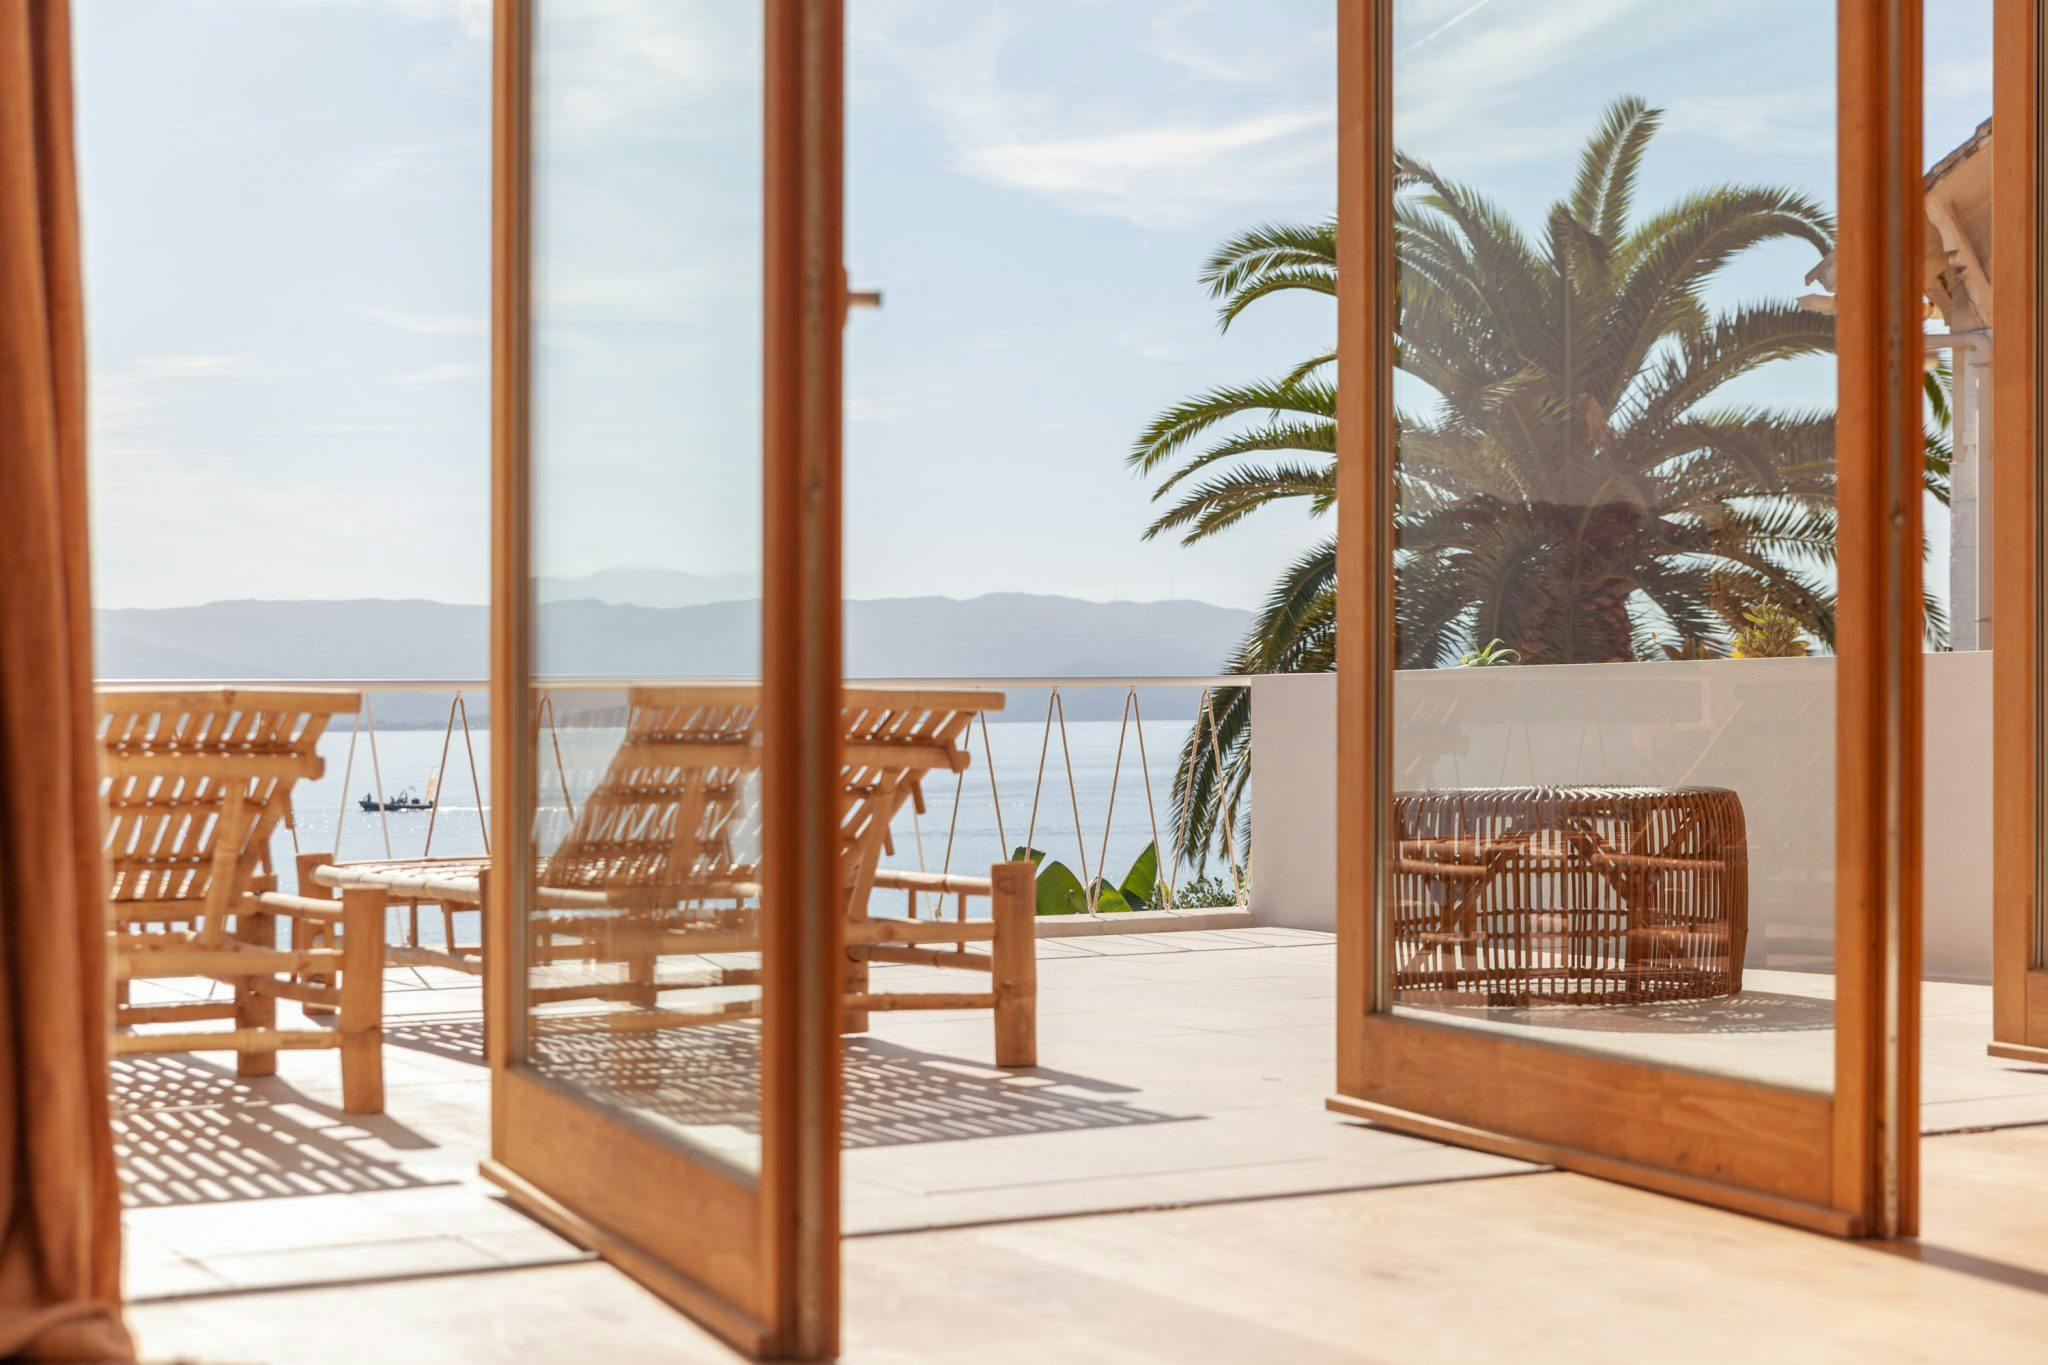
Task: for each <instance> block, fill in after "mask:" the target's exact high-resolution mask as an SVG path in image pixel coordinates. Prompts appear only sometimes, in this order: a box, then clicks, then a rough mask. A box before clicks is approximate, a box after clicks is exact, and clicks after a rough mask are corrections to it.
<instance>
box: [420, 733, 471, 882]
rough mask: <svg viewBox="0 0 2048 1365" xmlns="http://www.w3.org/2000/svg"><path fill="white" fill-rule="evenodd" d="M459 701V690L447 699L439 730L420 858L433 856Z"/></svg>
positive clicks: (446, 783) (446, 782)
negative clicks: (445, 721)
mask: <svg viewBox="0 0 2048 1365" xmlns="http://www.w3.org/2000/svg"><path fill="white" fill-rule="evenodd" d="M461 702H462V694H461V693H460V692H457V693H456V694H455V695H454V696H452V697H450V698H449V699H448V724H447V725H446V726H444V727H443V728H442V730H441V762H440V764H439V765H438V766H436V767H435V769H434V804H433V805H431V806H429V807H428V808H427V841H426V844H425V846H424V847H422V848H421V849H420V856H421V857H422V858H431V857H433V856H434V822H435V821H436V820H438V819H440V818H441V788H443V787H445V786H446V785H448V746H449V745H450V744H452V743H454V742H455V708H456V707H457V706H458V705H460V704H461Z"/></svg>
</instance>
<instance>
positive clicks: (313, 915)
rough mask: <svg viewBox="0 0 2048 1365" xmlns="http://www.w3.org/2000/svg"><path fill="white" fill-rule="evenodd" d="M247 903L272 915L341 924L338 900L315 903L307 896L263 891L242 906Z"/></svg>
mask: <svg viewBox="0 0 2048 1365" xmlns="http://www.w3.org/2000/svg"><path fill="white" fill-rule="evenodd" d="M249 901H254V902H255V903H256V908H258V909H261V910H264V911H267V912H268V913H270V914H274V915H284V916H286V917H288V918H292V919H317V920H325V921H327V922H329V923H332V924H339V923H340V922H341V902H340V901H338V900H336V901H316V900H313V899H311V898H310V897H307V896H291V895H286V894H285V893H284V892H282V891H264V892H259V893H258V894H256V895H253V896H250V897H248V898H247V899H246V900H245V901H244V904H247V903H248V902H249Z"/></svg>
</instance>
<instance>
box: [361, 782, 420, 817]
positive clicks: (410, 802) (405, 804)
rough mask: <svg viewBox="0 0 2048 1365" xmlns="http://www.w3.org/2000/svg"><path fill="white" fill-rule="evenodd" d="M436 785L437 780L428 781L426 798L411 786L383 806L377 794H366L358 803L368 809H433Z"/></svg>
mask: <svg viewBox="0 0 2048 1365" xmlns="http://www.w3.org/2000/svg"><path fill="white" fill-rule="evenodd" d="M436 785H437V783H435V782H429V783H427V794H426V796H425V798H424V799H422V798H421V796H420V795H419V793H418V792H417V791H416V790H414V789H413V788H411V787H407V788H405V789H404V790H403V791H401V792H399V793H398V795H396V796H394V797H392V798H391V799H390V800H389V801H386V802H385V803H384V804H383V805H381V806H380V805H378V804H377V798H376V797H375V796H365V797H363V799H362V800H361V801H358V802H357V803H356V804H357V805H359V806H361V807H362V808H363V809H364V810H367V811H379V810H387V811H388V810H399V811H408V810H432V809H433V808H434V788H435V786H436Z"/></svg>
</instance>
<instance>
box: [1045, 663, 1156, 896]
mask: <svg viewBox="0 0 2048 1365" xmlns="http://www.w3.org/2000/svg"><path fill="white" fill-rule="evenodd" d="M1137 696H1138V689H1137V688H1135V687H1133V688H1130V689H1129V690H1128V691H1126V692H1125V693H1124V718H1123V720H1122V722H1121V723H1119V724H1118V726H1117V728H1116V762H1115V763H1113V764H1111V765H1110V769H1109V802H1108V806H1107V808H1106V809H1105V810H1104V811H1103V815H1102V852H1101V853H1100V854H1098V855H1097V857H1096V859H1095V865H1096V866H1097V867H1099V868H1101V869H1102V878H1103V880H1104V881H1107V880H1109V831H1110V830H1111V829H1112V828H1113V827H1114V826H1115V824H1116V787H1117V783H1118V781H1119V780H1121V779H1122V777H1123V775H1124V736H1125V735H1127V734H1129V733H1130V729H1131V703H1132V702H1133V701H1134V700H1136V699H1137ZM1062 738H1064V736H1062ZM1075 818H1076V819H1078V818H1079V815H1078V812H1077V813H1076V817H1075ZM1089 891H1090V896H1091V899H1096V898H1095V897H1094V895H1093V892H1094V888H1093V887H1090V888H1089ZM1089 908H1090V909H1093V908H1094V906H1093V905H1090V907H1089Z"/></svg>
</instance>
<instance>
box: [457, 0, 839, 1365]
mask: <svg viewBox="0 0 2048 1365" xmlns="http://www.w3.org/2000/svg"><path fill="white" fill-rule="evenodd" d="M497 22H498V34H497V70H496V90H497V95H496V107H497V117H496V130H495V135H496V182H497V201H496V224H497V227H496V236H497V250H496V260H495V279H494V293H495V309H494V311H495V323H494V365H495V367H496V383H495V390H494V394H495V396H494V406H495V412H494V425H495V433H494V434H495V471H494V483H495V490H496V492H495V517H496V525H495V536H494V544H495V552H494V553H495V583H494V604H493V633H494V639H493V646H492V648H493V672H492V713H493V716H494V724H493V740H494V789H493V803H494V805H495V807H496V809H497V810H498V811H499V812H501V815H500V817H499V818H498V819H497V820H496V821H495V822H494V823H495V827H496V829H497V831H498V845H497V847H496V849H495V850H494V853H495V860H494V862H493V865H492V885H491V886H490V888H489V895H488V898H487V899H488V903H489V911H490V913H489V918H488V922H487V949H488V957H489V971H488V982H487V985H488V992H487V994H488V1000H487V1021H486V1022H487V1028H486V1032H487V1045H488V1050H489V1054H490V1061H491V1067H492V1083H493V1095H492V1101H493V1103H492V1143H491V1147H492V1159H491V1161H490V1163H489V1164H488V1165H487V1167H486V1172H487V1174H489V1175H490V1176H491V1177H492V1178H493V1179H494V1180H496V1181H497V1182H498V1183H499V1184H500V1185H502V1186H503V1187H504V1188H505V1189H506V1190H507V1191H509V1192H510V1193H511V1195H512V1196H513V1197H514V1198H515V1199H516V1200H517V1201H518V1202H519V1203H521V1204H522V1205H523V1206H524V1207H526V1208H527V1209H529V1210H530V1211H532V1212H534V1213H535V1214H537V1215H538V1216H540V1217H542V1218H543V1219H545V1220H547V1221H549V1222H551V1223H553V1224H554V1225H555V1226H557V1227H558V1228H560V1229H562V1230H563V1231H565V1232H566V1233H568V1234H569V1235H570V1236H572V1237H574V1238H575V1239H577V1240H579V1241H581V1242H583V1243H585V1244H586V1245H590V1246H592V1247H594V1248H596V1249H598V1250H599V1251H601V1252H602V1253H603V1254H604V1255H605V1256H606V1258H607V1259H609V1260H611V1261H612V1262H614V1263H615V1264H617V1265H619V1266H620V1267H621V1268H623V1269H625V1270H626V1271H628V1272H629V1273H631V1274H632V1275H634V1276H635V1277H636V1278H637V1279H639V1280H641V1281H642V1282H643V1283H645V1284H646V1285H648V1286H649V1287H650V1288H652V1289H654V1290H655V1291H656V1292H658V1293H660V1294H661V1295H663V1296H664V1297H666V1298H667V1299H669V1300H670V1301H671V1302H673V1303H675V1304H676V1305H677V1306H679V1307H681V1308H683V1309H684V1310H686V1311H687V1312H689V1313H690V1314H692V1315H693V1316H695V1317H696V1318H698V1319H699V1320H700V1321H702V1322H703V1323H705V1324H706V1325H708V1326H709V1327H711V1328H712V1329H713V1330H715V1331H717V1332H718V1333H720V1334H721V1335H722V1336H724V1337H726V1338H727V1339H729V1340H730V1341H732V1342H733V1343H735V1344H736V1345H738V1346H740V1347H741V1348H742V1349H745V1350H747V1351H750V1352H753V1353H755V1354H760V1355H793V1356H803V1357H810V1356H818V1355H825V1354H829V1353H830V1352H831V1351H832V1350H833V1349H835V1344H836V1333H837V1321H838V1307H837V1278H838V1261H837V1256H838V1223H837V1210H838V1199H839V1194H838V1165H837V1162H838V1134H839V1118H838V1112H839V1111H838V1026H839V1019H838V1012H837V1005H838V998H839V996H838V983H839V977H840V974H841V973H840V965H839V964H841V963H842V962H843V947H842V945H841V942H840V930H839V925H840V923H841V917H840V915H839V914H838V913H837V912H836V903H835V899H834V897H835V892H836V878H837V868H836V857H837V842H836V833H837V831H836V817H837V806H836V801H837V795H838V787H837V777H838V758H837V752H836V740H837V727H838V709H839V644H838V641H839V600H838V597H839V573H838V556H839V548H838V516H839V504H838V484H837V477H838V475H837V470H838V444H837V443H838V431H839V329H840V327H841V325H842V322H843V317H844V308H845V297H844V286H843V272H842V271H841V269H840V267H839V251H840V238H839V226H838V223H839V137H838V132H837V129H838V126H839V106H838V101H839V76H838V72H839V66H840V29H839V26H840V15H839V11H838V7H837V6H836V5H832V4H816V3H801V2H800V0H762V2H760V3H740V4H733V3H727V2H726V0H687V2H685V3H676V4H667V5H660V6H654V7H651V8H650V7H633V8H629V9H623V10H622V9H618V8H616V7H611V6H593V5H586V4H581V3H578V2H577V0H501V3H500V4H499V5H498V10H497Z"/></svg>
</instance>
